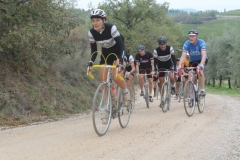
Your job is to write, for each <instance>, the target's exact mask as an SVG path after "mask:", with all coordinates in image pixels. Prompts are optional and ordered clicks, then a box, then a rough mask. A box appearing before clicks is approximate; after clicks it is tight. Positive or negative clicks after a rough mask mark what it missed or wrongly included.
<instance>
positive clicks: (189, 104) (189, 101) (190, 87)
mask: <svg viewBox="0 0 240 160" xmlns="http://www.w3.org/2000/svg"><path fill="white" fill-rule="evenodd" d="M195 100H196V93H195V88H194V84H193V82H192V81H187V82H186V84H185V87H184V94H183V103H184V109H185V112H186V114H187V115H188V116H189V117H191V116H192V115H193V113H194V110H195V103H196V101H195Z"/></svg>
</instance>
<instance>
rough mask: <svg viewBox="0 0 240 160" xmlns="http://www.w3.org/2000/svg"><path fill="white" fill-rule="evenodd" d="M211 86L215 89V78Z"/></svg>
mask: <svg viewBox="0 0 240 160" xmlns="http://www.w3.org/2000/svg"><path fill="white" fill-rule="evenodd" d="M212 83H213V84H212V86H213V87H215V78H213V79H212Z"/></svg>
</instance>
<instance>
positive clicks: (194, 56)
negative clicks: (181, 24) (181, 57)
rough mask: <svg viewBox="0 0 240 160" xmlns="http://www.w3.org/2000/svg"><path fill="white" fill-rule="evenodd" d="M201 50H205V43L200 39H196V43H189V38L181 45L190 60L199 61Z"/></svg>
mask: <svg viewBox="0 0 240 160" xmlns="http://www.w3.org/2000/svg"><path fill="white" fill-rule="evenodd" d="M202 51H206V43H205V41H204V40H202V39H198V40H197V44H196V45H193V44H191V43H190V41H189V40H187V41H186V42H185V43H184V45H183V52H186V53H189V58H190V62H196V61H201V59H202V54H201V52H202Z"/></svg>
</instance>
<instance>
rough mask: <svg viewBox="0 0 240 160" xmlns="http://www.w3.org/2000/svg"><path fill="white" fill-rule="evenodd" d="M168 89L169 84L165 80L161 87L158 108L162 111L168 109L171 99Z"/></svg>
mask: <svg viewBox="0 0 240 160" xmlns="http://www.w3.org/2000/svg"><path fill="white" fill-rule="evenodd" d="M169 91H170V85H169V83H167V82H164V83H163V85H162V89H161V102H160V108H162V111H163V112H164V113H165V112H167V110H169V107H170V101H171V99H170V98H171V94H170V93H169Z"/></svg>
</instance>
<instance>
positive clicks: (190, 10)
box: [180, 8, 198, 13]
mask: <svg viewBox="0 0 240 160" xmlns="http://www.w3.org/2000/svg"><path fill="white" fill-rule="evenodd" d="M180 10H182V11H184V12H188V13H190V12H198V10H196V9H193V8H184V9H180Z"/></svg>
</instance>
